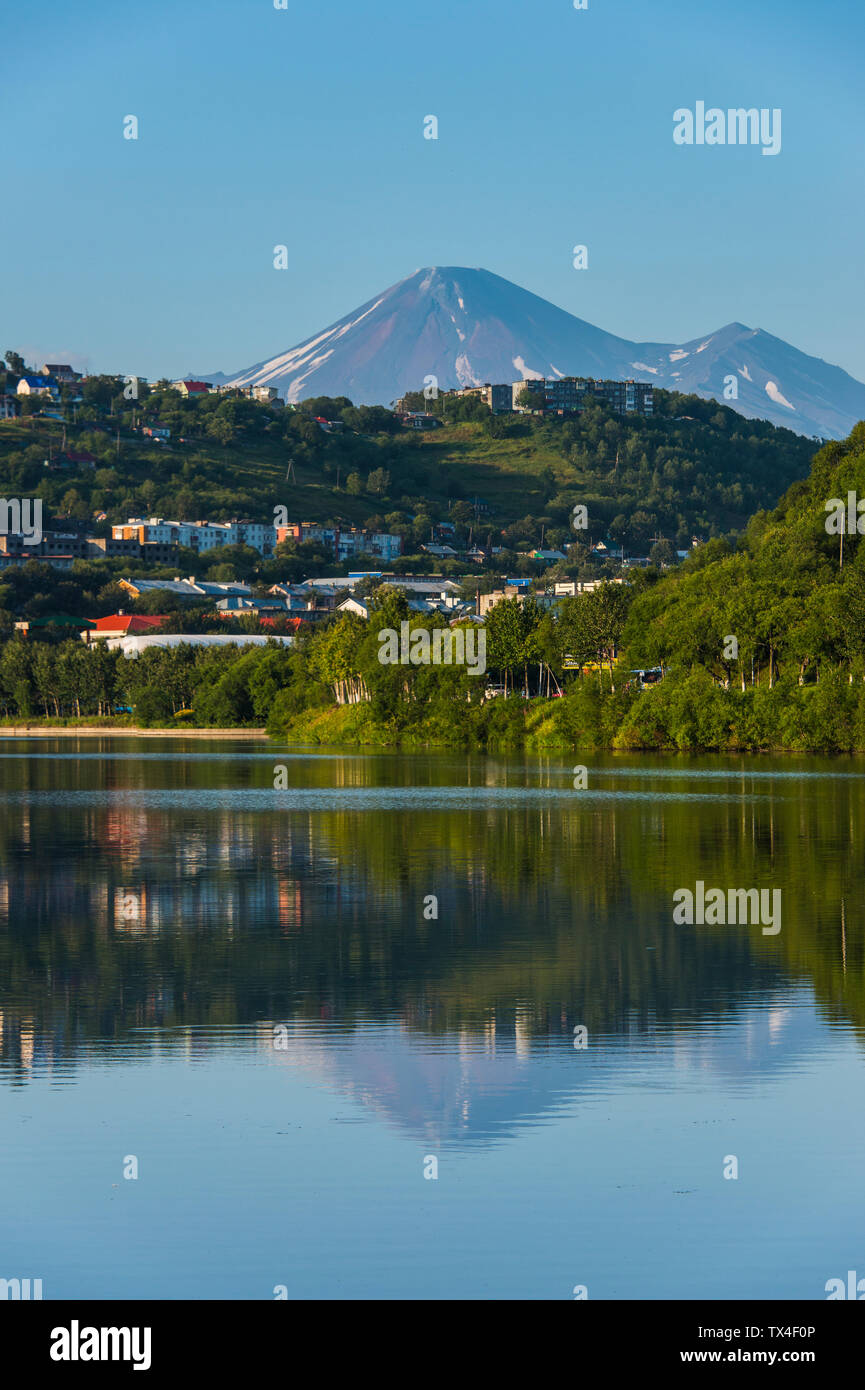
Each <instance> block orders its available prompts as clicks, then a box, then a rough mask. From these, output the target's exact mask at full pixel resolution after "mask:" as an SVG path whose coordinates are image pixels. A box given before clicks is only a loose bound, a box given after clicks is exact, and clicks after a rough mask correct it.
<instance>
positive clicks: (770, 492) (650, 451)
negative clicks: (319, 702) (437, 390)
mask: <svg viewBox="0 0 865 1390" xmlns="http://www.w3.org/2000/svg"><path fill="white" fill-rule="evenodd" d="M100 383H103V385H104V390H102V389H101V387H100ZM84 385H85V400H84V403H83V405H79V406H77V407H76V409H75V412H74V414H75V417H76V422H75V423H74V424H73V423H72V415H73V411H72V408H71V407H70V406H68V405H67V406H66V407H65V413H66V416H67V420H66V425H65V429H66V441H65V451H66V455H67V457H66V458H65V459H63V458H62V457H61V458H60V462H59V466H58V465H57V460H58V457H59V456H61V455H62V454H63V431H64V425H63V423H61V422H60V421H52V420H49V419H46V418H44V417H41V416H37V415H34V414H26V415H24V416H22V418H21V419H19V420H14V421H5V422H3V424H2V425H0V491H2V493H3V495H6V496H10V495H15V494H18V495H30V494H32V493H38V495H40V496H41V497H42V498H43V499H44V501H45V503H46V524H47V525H49V526H50V525H52V524H55V522H56V521H58V520H62V519H63V518H64V517H74V518H76V519H77V520H80V521H86V522H91V521H92V518H93V516H94V513H95V512H105V513H107V522H106V523H105V524H108V523H110V522H116V521H121V520H125V519H126V518H127V517H128V516H141V515H154V514H157V515H162V516H166V517H175V518H183V519H196V518H199V517H209V518H211V519H226V518H228V517H232V516H241V517H247V518H249V519H253V520H261V521H264V520H266V519H269V518H272V516H273V509H274V507H275V506H285V507H286V508H287V509H288V511H289V514H290V515H291V516H293V517H295V518H297V519H298V520H301V519H302V520H310V521H322V522H324V521H336V522H339V523H340V524H342V525H352V524H353V525H366V526H369V527H371V528H372V529H386V530H390V531H396V532H400V533H401V534H402V535H403V537H404V542H405V545H404V550H405V552H406V553H407V554H411V553H416V551H417V547H418V546H419V545H420V544H421V543H422V542H423V541H425V540H428V539H429V533H430V525H431V523H432V522H435V521H439V520H442V521H443V520H451V521H455V522H456V523H457V525H458V527H459V528H460V529H459V537H458V538H459V539H460V540H464V539H465V538H466V537H467V536H468V533H469V528H470V527H473V528H474V529H473V536H474V539H475V541H480V542H482V543H485V542H487V540H491V543H492V544H493V545H505V546H507V547H509V548H510V549H530V548H532V547H534V546H538V545H539V544H540V543H541V536H542V534H543V543H544V545H546V546H547V547H553V546H557V545H561V544H562V543H563V542H564V541H565V540H568V539H570V540H573V539H574V538H575V537H574V532H573V531H571V530H570V529H569V519H570V515H571V512H572V509H573V506H574V504H575V503H578V502H579V503H582V504H585V505H586V506H587V508H588V515H589V532H590V536H589V537H587V539H588V538H594V539H595V540H598V539H600V538H602V537H603V538H605V539H611V540H613V541H614V542H624V543H625V545H626V546H627V548H628V549H629V550H630V552H631V553H632V554H633V553H634V552H635V551H645V550H646V549H647V548H648V546H649V544H650V543H651V538H652V537H653V536H657V535H662V536H665V537H667V538H668V539H669V540H671V541H678V542H679V544H680V546H681V547H684V546H685V545H687V544H688V543H689V542H690V538H691V536H692V535H694V534H697V535H699V536H701V537H710V536H716V535H723V534H726V533H728V532H730V531H733V530H741V529H742V528H743V527H744V526H745V524H746V523H747V520H748V518H749V517H750V516H751V515H752V514H753V512H755V511H756V510H757V509H758V508H761V507H770V506H774V504H775V503H776V501H777V499H778V497H779V496H780V495H781V494H782V493H783V492H784V491H785V490H786V489H787V488H788V487H789V485H790V483H791V482H793V481H794V480H796V479H797V478H802V477H804V476H805V475H806V473H807V471H808V466H809V462H810V459H811V456H812V454H813V452H814V448H815V447H816V446H815V445H814V444H813V443H812V442H809V441H808V440H806V439H803V438H802V437H800V436H799V435H796V434H793V433H792V432H791V431H789V430H785V429H779V428H776V427H775V426H773V425H770V424H768V423H766V422H765V421H757V420H746V419H744V418H743V417H742V416H741V415H738V414H736V413H735V412H733V411H732V410H729V409H727V408H726V407H723V406H719V405H718V404H717V403H715V402H706V401H702V400H700V399H698V398H697V397H695V396H680V395H676V394H674V393H668V392H665V391H657V392H656V393H655V402H656V406H655V409H656V414H655V417H654V418H653V419H649V420H644V419H642V418H640V417H638V416H635V415H630V416H617V415H614V414H613V413H612V412H610V411H609V410H607V409H606V408H605V407H603V406H601V405H594V404H593V405H591V406H590V407H589V408H587V410H586V411H585V413H584V414H583V415H582V416H580V417H579V418H574V419H560V418H558V417H555V418H552V419H540V418H535V417H521V416H492V415H491V414H490V412H489V410H488V409H487V407H486V406H485V405H483V404H482V403H480V402H478V401H477V400H475V399H473V398H470V399H468V400H457V399H454V398H440V399H439V401H438V402H431V403H429V404H430V406H431V408H432V409H434V410H436V411H438V412H440V413H441V414H442V417H443V422H444V427H443V428H441V429H436V430H430V431H423V432H415V431H409V430H406V429H404V428H403V427H402V426H401V425H400V422H399V420H398V419H397V418H396V417H395V416H394V415H393V414H392V413H391V412H390V411H387V410H384V409H382V408H380V407H361V408H355V407H353V406H352V405H351V403H350V402H349V401H347V400H346V399H345V398H339V399H336V400H332V399H330V398H319V399H315V400H310V401H307V402H304V403H303V404H302V406H301V407H300V408H298V409H297V410H291V409H281V408H276V407H272V406H268V405H265V404H260V403H258V402H254V401H250V400H247V399H244V398H241V397H237V396H223V397H217V396H209V397H206V398H202V399H199V400H184V399H183V398H182V397H181V396H180V395H179V394H178V393H177V392H175V391H172V390H164V389H163V390H153V391H152V392H148V391H147V388H143V392H144V394H143V396H142V399H141V400H140V401H139V402H137V403H135V402H131V403H130V402H126V401H124V400H123V398H122V395H118V394H117V384H116V382H114V381H113V380H112V379H110V378H104V379H103V378H94V379H91V381H90V382H87V383H85V384H84ZM133 406H135V413H134V415H133ZM24 408H25V410H27V411H30V410H33V409H35V408H36V407H35V405H31V404H30V403H29V402H28V403H26V404H25V407H24ZM316 416H321V417H325V418H326V419H327V420H338V421H341V422H342V426H343V428H342V429H341V430H340V431H338V432H336V431H328V430H325V429H322V428H321V426H320V425H319V424H318V423H317V422H316V419H315V417H316ZM156 421H159V422H161V423H162V424H165V425H166V426H168V427H169V428H170V429H171V438H170V440H169V441H168V442H167V443H166V444H163V445H157V444H154V443H151V442H150V441H149V440H147V439H146V438H144V436H142V435H141V433H140V432H133V429H132V426H133V423H134V424H136V425H137V426H138V427H140V426H141V425H142V424H144V425H146V424H148V423H151V424H152V423H154V422H156ZM83 452H87V453H89V454H90V455H91V456H92V459H93V460H95V467H82V466H80V464H78V463H77V462H76V461H75V460H74V459H73V460H72V461H70V460H69V459H68V454H69V453H73V454H75V453H77V454H81V453H83ZM46 461H48V462H49V464H50V466H49V467H46Z"/></svg>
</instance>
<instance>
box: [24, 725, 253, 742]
mask: <svg viewBox="0 0 865 1390" xmlns="http://www.w3.org/2000/svg"><path fill="white" fill-rule="evenodd" d="M79 735H80V736H82V737H86V738H96V737H100V736H102V737H105V738H212V739H228V738H232V739H250V740H256V741H261V740H266V739H267V730H266V729H172V728H168V729H142V728H139V727H138V726H137V725H134V724H130V725H125V726H124V727H123V728H119V727H116V726H106V727H104V728H100V726H99V725H98V724H82V725H81V726H80V727H78V728H74V727H70V726H69V725H68V724H57V725H51V724H32V725H27V724H10V725H0V739H3V738H78V737H79Z"/></svg>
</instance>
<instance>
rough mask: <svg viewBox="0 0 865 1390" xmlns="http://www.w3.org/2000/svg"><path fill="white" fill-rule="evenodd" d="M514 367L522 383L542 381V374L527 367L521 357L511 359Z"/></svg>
mask: <svg viewBox="0 0 865 1390" xmlns="http://www.w3.org/2000/svg"><path fill="white" fill-rule="evenodd" d="M511 361H512V362H513V364H514V366H515V367H516V369H517V371H518V372H519V374H520V376H521V377H522V379H523V381H543V379H544V374H543V372H536V371H534V370H533V369H532V368H531V367H527V366H526V364H525V361H524V359H523V358H522V357H513V358H511Z"/></svg>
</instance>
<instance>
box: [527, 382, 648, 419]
mask: <svg viewBox="0 0 865 1390" xmlns="http://www.w3.org/2000/svg"><path fill="white" fill-rule="evenodd" d="M510 390H511V400H512V409H514V410H522V409H523V407H522V406H520V405H518V404H517V402H518V400H519V398H520V396H521V394H522V392H523V391H525V390H530V391H533V392H535V393H537V394H538V395H539V396H541V395H542V396H543V398H544V410H549V411H555V412H556V413H558V414H570V413H572V412H573V413H576V412H577V411H580V410H583V409H584V408H585V406H586V404H587V403H588V402H589V401H591V400H598V401H602V402H603V403H604V404H606V405H608V406H610V408H611V409H612V410H615V411H617V412H618V413H619V414H620V415H627V414H636V415H646V416H649V415H651V414H652V408H653V407H652V385H651V382H644V381H600V380H597V379H596V378H594V377H582V376H564V377H558V378H555V379H552V380H551V379H547V378H543V377H541V378H539V379H538V380H536V381H515V382H513V383H512V385H511V388H510Z"/></svg>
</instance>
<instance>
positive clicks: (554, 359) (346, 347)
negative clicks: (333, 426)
mask: <svg viewBox="0 0 865 1390" xmlns="http://www.w3.org/2000/svg"><path fill="white" fill-rule="evenodd" d="M430 376H433V377H435V378H436V380H437V382H438V385H439V388H440V389H441V390H447V389H450V388H452V387H455V386H471V385H482V384H483V383H484V382H511V381H519V380H521V379H526V378H533V377H535V378H536V377H556V376H597V377H611V378H618V379H622V378H628V377H631V378H634V379H635V380H637V381H651V382H654V383H655V384H656V385H657V386H664V387H667V388H668V389H670V390H676V391H684V392H696V393H697V394H698V395H700V396H703V397H707V398H711V397H714V398H715V399H717V400H719V401H725V404H727V405H730V406H732V407H733V409H734V410H738V411H739V412H740V413H741V414H742V415H746V416H749V417H757V418H760V419H764V420H771V421H772V422H773V423H774V424H776V425H786V426H787V427H788V428H789V429H792V430H795V431H797V433H799V434H807V435H820V436H823V437H827V438H843V437H844V436H845V435H847V434H848V433H849V432H850V430H851V428H852V427H853V425H854V424H855V423H856V422H857V420H860V419H862V418H863V417H865V386H863V384H862V383H861V382H859V381H856V380H855V379H854V378H853V377H851V376H849V375H848V374H847V372H845V371H843V370H842V369H841V368H840V367H833V366H830V365H829V364H828V363H826V362H823V361H822V360H821V359H820V358H817V357H809V356H808V355H807V354H806V353H803V352H799V351H798V349H796V348H794V347H791V346H790V345H789V344H788V343H785V342H783V341H782V340H781V339H780V338H774V337H772V335H771V334H769V333H765V332H764V331H763V330H762V329H759V328H756V329H753V328H746V327H745V326H744V324H741V323H730V324H727V326H726V327H725V328H720V329H718V330H716V331H715V332H714V333H708V334H706V335H705V336H704V337H701V338H694V339H693V340H692V341H690V342H686V343H632V342H629V341H628V339H626V338H618V337H616V336H615V335H614V334H612V333H605V332H604V331H603V329H601V328H595V327H594V326H593V325H592V324H590V323H586V322H585V321H584V320H583V319H578V318H576V317H575V316H574V315H573V314H569V313H567V312H566V311H565V310H564V309H559V308H557V307H556V306H555V305H554V304H551V303H550V302H549V301H548V300H546V299H541V298H539V297H538V296H537V295H535V294H532V293H530V291H529V290H524V289H521V288H520V286H519V285H514V284H512V282H511V281H509V280H504V279H502V277H501V276H499V275H493V274H492V272H490V271H488V270H469V269H465V268H463V267H461V266H438V267H436V266H433V267H428V268H427V269H425V270H416V271H415V273H414V274H413V275H409V276H408V278H407V279H405V280H400V281H399V282H398V283H397V284H395V285H391V287H390V289H387V290H384V291H382V293H381V294H379V295H376V296H375V298H373V299H370V300H369V301H368V302H367V303H366V304H362V305H361V306H360V308H359V309H355V310H354V312H353V313H351V314H348V315H347V316H346V317H345V318H343V319H340V320H339V321H338V322H337V323H334V324H331V326H330V327H329V328H326V329H324V330H323V331H322V332H321V333H317V334H315V335H314V336H313V337H312V338H308V339H307V340H306V341H305V342H303V343H300V344H299V345H298V346H297V347H294V348H291V349H289V350H288V351H287V352H282V353H278V354H276V355H275V356H273V357H270V358H267V359H266V360H264V361H262V362H258V363H256V365H255V366H254V367H250V368H249V369H248V370H246V371H243V372H240V373H239V374H238V375H236V376H233V377H230V378H223V380H227V381H230V382H231V384H233V385H236V386H253V385H255V386H259V385H261V386H275V387H276V388H277V389H278V391H279V394H280V395H281V396H282V397H283V399H285V400H286V401H289V402H294V401H299V400H303V399H304V398H305V397H309V396H323V395H327V396H348V397H350V398H351V400H352V401H354V402H355V404H366V405H372V404H380V405H389V404H390V403H391V402H392V401H394V400H395V399H396V398H397V397H398V396H400V395H402V394H403V393H404V392H405V391H409V390H419V389H421V388H422V387H423V384H424V380H425V378H427V377H430ZM731 380H735V383H736V388H737V391H738V396H737V398H735V399H727V400H725V386H726V387H727V393H728V394H729V385H730V381H731Z"/></svg>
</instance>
